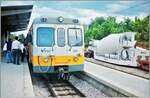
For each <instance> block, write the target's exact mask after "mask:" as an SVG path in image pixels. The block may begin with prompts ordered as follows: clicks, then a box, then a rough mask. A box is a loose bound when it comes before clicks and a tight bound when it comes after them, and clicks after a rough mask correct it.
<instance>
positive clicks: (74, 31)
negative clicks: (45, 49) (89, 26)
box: [68, 28, 83, 46]
mask: <svg viewBox="0 0 150 98" xmlns="http://www.w3.org/2000/svg"><path fill="white" fill-rule="evenodd" d="M68 36H69V41H68V42H69V45H70V46H82V44H83V39H82V30H81V29H80V28H69V29H68Z"/></svg>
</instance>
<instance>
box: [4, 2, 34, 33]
mask: <svg viewBox="0 0 150 98" xmlns="http://www.w3.org/2000/svg"><path fill="white" fill-rule="evenodd" d="M32 8H33V5H19V6H2V7H1V31H2V35H3V34H4V33H5V32H16V31H22V30H26V29H27V26H28V23H29V20H30V16H31V12H32Z"/></svg>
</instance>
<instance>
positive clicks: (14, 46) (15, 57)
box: [12, 36, 21, 65]
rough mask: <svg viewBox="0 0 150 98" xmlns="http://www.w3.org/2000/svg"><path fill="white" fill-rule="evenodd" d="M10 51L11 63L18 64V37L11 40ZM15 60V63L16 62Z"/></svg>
mask: <svg viewBox="0 0 150 98" xmlns="http://www.w3.org/2000/svg"><path fill="white" fill-rule="evenodd" d="M12 51H13V63H14V64H17V65H20V61H19V60H20V52H21V51H20V42H19V41H18V37H17V36H16V37H15V40H14V41H13V42H12ZM16 60H17V63H16Z"/></svg>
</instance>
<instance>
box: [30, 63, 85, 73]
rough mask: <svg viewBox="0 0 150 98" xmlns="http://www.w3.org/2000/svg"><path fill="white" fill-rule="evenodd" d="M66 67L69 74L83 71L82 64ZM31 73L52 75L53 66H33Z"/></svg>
mask: <svg viewBox="0 0 150 98" xmlns="http://www.w3.org/2000/svg"><path fill="white" fill-rule="evenodd" d="M68 67H69V71H70V72H74V71H83V68H84V64H81V65H71V66H68ZM33 72H35V73H53V72H54V67H53V66H33Z"/></svg>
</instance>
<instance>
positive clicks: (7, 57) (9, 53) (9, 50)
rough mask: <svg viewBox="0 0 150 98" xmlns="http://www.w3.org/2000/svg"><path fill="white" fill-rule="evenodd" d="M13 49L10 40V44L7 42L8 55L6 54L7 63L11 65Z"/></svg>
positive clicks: (9, 40)
mask: <svg viewBox="0 0 150 98" xmlns="http://www.w3.org/2000/svg"><path fill="white" fill-rule="evenodd" d="M11 47H12V41H11V39H10V38H9V39H8V42H7V53H6V61H7V63H11V62H12V51H11Z"/></svg>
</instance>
